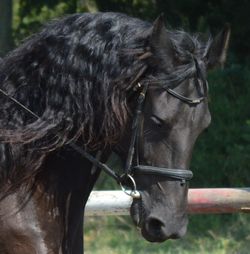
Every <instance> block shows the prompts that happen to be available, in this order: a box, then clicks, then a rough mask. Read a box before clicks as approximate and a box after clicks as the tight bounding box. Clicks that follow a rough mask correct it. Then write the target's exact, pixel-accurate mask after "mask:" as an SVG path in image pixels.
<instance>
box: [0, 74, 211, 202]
mask: <svg viewBox="0 0 250 254" xmlns="http://www.w3.org/2000/svg"><path fill="white" fill-rule="evenodd" d="M199 78H200V77H199V76H198V77H197V80H196V81H197V82H198V79H199ZM200 80H201V83H202V86H203V91H204V94H203V96H201V97H199V98H194V99H193V98H188V97H185V96H183V95H181V94H179V93H177V92H175V91H174V90H173V89H171V88H169V87H166V86H162V87H163V88H164V89H165V90H166V91H167V92H168V93H169V94H171V95H172V96H174V97H175V98H177V99H179V100H181V101H182V102H184V103H188V104H191V105H195V104H199V103H201V102H202V101H203V100H204V99H205V98H206V97H207V81H206V80H205V79H203V78H200ZM148 86H149V83H147V82H146V83H145V84H144V85H141V84H140V83H138V87H139V88H140V89H142V90H141V92H140V94H139V97H138V100H137V107H136V111H135V115H134V119H133V122H132V134H131V140H130V145H129V150H128V155H127V160H126V163H125V168H124V170H123V173H122V174H121V175H119V174H118V173H117V172H115V171H114V170H113V169H111V168H110V167H109V166H108V165H106V164H104V163H102V162H101V161H100V160H99V159H97V158H95V157H94V156H93V155H91V154H90V153H89V152H87V151H86V150H84V149H82V148H81V147H80V146H78V145H77V144H75V143H74V142H72V143H70V144H68V145H69V146H70V147H71V148H72V149H73V150H75V151H76V152H77V153H79V154H80V155H81V156H83V157H84V158H86V159H87V160H89V161H90V162H91V163H92V164H93V165H94V166H95V167H98V168H100V169H102V170H103V171H104V172H105V173H107V174H108V175H109V176H111V177H112V178H114V179H115V180H116V181H117V182H118V183H119V184H120V185H121V188H122V190H123V191H124V192H125V193H126V194H128V195H130V196H132V197H133V198H140V196H141V195H140V192H139V191H138V190H137V187H136V182H135V180H134V175H157V176H161V177H164V178H166V179H169V180H174V181H180V182H181V183H185V182H186V181H189V180H190V179H191V178H192V177H193V172H192V171H191V170H187V169H176V168H175V169H170V168H164V167H156V166H151V165H140V164H139V160H138V159H137V164H136V165H133V159H134V156H135V151H136V147H137V150H138V139H139V136H140V133H139V126H140V122H141V119H140V118H141V114H142V109H143V104H144V101H145V97H146V93H147V90H148ZM0 92H1V94H2V95H4V96H5V97H7V98H8V99H10V100H11V101H13V102H14V103H16V104H17V105H18V106H20V107H21V108H22V109H24V110H25V111H26V112H28V113H29V114H30V115H31V116H33V117H35V118H36V119H40V117H39V116H38V115H37V114H35V113H34V112H33V111H31V110H30V109H28V108H27V107H26V106H24V105H23V104H22V103H20V102H19V101H17V100H16V99H15V98H14V97H12V96H10V95H8V94H7V93H6V92H5V91H3V90H2V89H0ZM138 152H139V151H136V153H137V154H138ZM128 187H129V189H128Z"/></svg>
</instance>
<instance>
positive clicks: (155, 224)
mask: <svg viewBox="0 0 250 254" xmlns="http://www.w3.org/2000/svg"><path fill="white" fill-rule="evenodd" d="M146 227H147V231H148V232H151V233H153V234H162V231H163V230H162V229H163V228H164V223H163V221H162V220H160V219H158V218H155V217H149V218H148V219H147V223H146Z"/></svg>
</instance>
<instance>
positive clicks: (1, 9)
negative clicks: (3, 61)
mask: <svg viewBox="0 0 250 254" xmlns="http://www.w3.org/2000/svg"><path fill="white" fill-rule="evenodd" d="M12 45H13V43H12V1H11V0H1V1H0V57H1V56H3V55H4V54H6V53H7V52H8V51H9V50H10V49H11V48H12Z"/></svg>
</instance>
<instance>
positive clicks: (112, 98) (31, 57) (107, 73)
mask: <svg viewBox="0 0 250 254" xmlns="http://www.w3.org/2000/svg"><path fill="white" fill-rule="evenodd" d="M151 27H152V25H151V24H149V23H147V22H144V21H141V20H139V19H135V18H131V17H128V16H126V15H123V14H114V13H98V14H76V15H72V16H68V17H66V18H64V19H61V20H57V21H54V22H51V23H50V24H48V25H47V26H46V27H45V28H44V29H43V30H42V31H41V32H40V33H37V34H35V35H33V36H32V37H30V38H29V39H27V40H26V41H25V42H24V43H23V44H22V45H21V46H20V47H18V48H17V49H16V50H14V51H12V52H11V53H10V54H9V55H7V56H6V57H5V58H4V59H3V61H2V62H0V88H1V89H2V90H3V91H5V92H6V93H7V94H8V95H9V96H11V97H13V98H15V100H17V101H19V102H20V103H22V104H23V105H24V106H25V107H27V108H28V109H30V110H31V111H33V112H34V113H35V114H36V115H37V116H39V119H38V118H36V117H34V116H32V115H31V114H29V113H28V112H27V111H26V110H24V109H23V108H22V107H20V106H18V105H17V104H16V103H14V102H13V100H10V99H9V98H8V97H7V96H4V95H3V94H1V95H0V103H1V108H0V140H1V141H2V143H1V144H0V185H2V183H3V182H4V181H5V180H6V179H7V178H8V179H10V181H11V179H15V181H16V179H18V180H19V181H20V182H21V181H22V180H23V179H25V178H27V177H30V175H35V173H36V171H37V170H39V168H40V166H41V164H42V162H43V160H44V158H45V157H46V155H47V154H48V153H50V152H52V151H54V150H57V149H59V148H61V147H62V146H64V145H66V144H68V143H69V142H71V141H77V142H80V143H81V144H82V145H85V146H86V147H88V148H89V149H96V148H102V147H104V146H110V145H113V144H115V143H116V142H117V141H118V140H119V137H120V136H121V135H122V133H123V132H124V129H125V127H126V123H127V120H128V117H129V112H130V108H129V101H128V100H129V98H130V96H128V94H131V92H132V93H133V88H134V86H135V81H136V80H137V78H138V77H139V76H138V75H140V74H142V72H143V71H144V70H145V69H146V68H147V66H148V62H147V61H145V59H146V58H147V57H149V56H150V53H149V49H148V37H149V34H150V30H151ZM178 36H179V37H181V36H182V37H185V36H187V35H186V34H182V33H178ZM178 36H172V37H173V42H174V39H177V38H178V40H179V37H178ZM188 40H189V41H190V42H193V44H192V47H194V46H195V47H196V46H197V45H195V43H196V42H195V40H192V38H191V37H190V38H189V39H188ZM182 41H183V40H182ZM175 44H176V45H177V47H176V48H177V49H178V48H179V50H181V49H182V48H183V47H181V46H180V45H179V44H178V43H177V42H176V43H175ZM198 46H199V47H201V46H200V45H198ZM203 51H204V50H203ZM183 52H184V51H183ZM151 64H152V61H151ZM151 67H152V66H151ZM189 67H190V66H189ZM153 72H154V68H153V67H152V68H151V71H150V73H151V74H152V73H153ZM150 73H149V74H150ZM149 76H150V75H149ZM149 76H148V77H149ZM177 76H178V77H179V76H180V75H179V74H178V75H176V77H177ZM182 78H183V77H182ZM13 181H14V180H13Z"/></svg>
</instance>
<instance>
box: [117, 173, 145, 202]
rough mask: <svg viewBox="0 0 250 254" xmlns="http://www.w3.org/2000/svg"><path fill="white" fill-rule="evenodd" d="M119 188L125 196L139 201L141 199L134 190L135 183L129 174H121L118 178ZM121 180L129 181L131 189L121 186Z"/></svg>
mask: <svg viewBox="0 0 250 254" xmlns="http://www.w3.org/2000/svg"><path fill="white" fill-rule="evenodd" d="M120 179H121V180H120V186H121V189H122V191H123V192H124V193H125V194H127V195H128V196H130V197H132V198H136V199H139V198H140V197H141V194H140V192H139V191H138V190H137V188H136V183H135V180H134V178H133V177H132V176H131V175H130V174H123V175H121V177H120ZM123 179H126V180H129V181H130V183H131V187H132V188H131V189H127V188H126V187H125V186H124V185H123V183H122V182H123Z"/></svg>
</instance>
